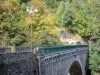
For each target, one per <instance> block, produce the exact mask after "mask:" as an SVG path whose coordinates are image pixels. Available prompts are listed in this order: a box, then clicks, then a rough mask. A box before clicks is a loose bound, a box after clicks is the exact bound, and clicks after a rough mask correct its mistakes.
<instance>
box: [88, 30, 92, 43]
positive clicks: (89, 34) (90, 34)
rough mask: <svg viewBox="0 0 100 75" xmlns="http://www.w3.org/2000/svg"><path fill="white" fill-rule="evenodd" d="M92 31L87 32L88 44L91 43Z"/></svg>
mask: <svg viewBox="0 0 100 75" xmlns="http://www.w3.org/2000/svg"><path fill="white" fill-rule="evenodd" d="M92 35H93V33H92V32H88V36H89V41H90V42H89V44H90V43H91V37H92Z"/></svg>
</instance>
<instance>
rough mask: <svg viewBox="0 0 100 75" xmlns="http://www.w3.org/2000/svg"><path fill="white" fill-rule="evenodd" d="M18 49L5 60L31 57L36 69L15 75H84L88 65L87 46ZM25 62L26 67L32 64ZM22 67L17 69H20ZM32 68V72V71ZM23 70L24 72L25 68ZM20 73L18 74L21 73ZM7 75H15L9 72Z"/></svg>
mask: <svg viewBox="0 0 100 75" xmlns="http://www.w3.org/2000/svg"><path fill="white" fill-rule="evenodd" d="M19 49H20V47H16V50H15V52H14V53H12V54H11V55H10V56H9V57H6V58H5V60H6V59H7V61H8V60H12V59H14V60H15V57H16V59H18V60H19V58H21V59H22V58H25V57H28V56H31V57H34V59H33V58H32V60H34V61H36V62H34V61H33V63H34V64H35V66H36V68H34V65H33V66H30V67H31V69H30V67H28V68H29V69H30V70H31V71H29V72H32V73H29V72H28V71H27V72H28V73H23V72H26V71H23V72H22V73H23V74H17V72H16V75H86V65H87V64H88V63H87V60H88V46H87V45H71V46H48V47H46V46H43V47H33V49H32V50H31V51H30V50H29V51H24V49H23V50H22V51H20V52H19V51H18V50H19ZM25 53H26V54H25ZM6 54H8V53H6ZM20 55H21V56H20ZM32 55H34V56H32ZM1 56H2V55H1ZM6 56H7V55H6ZM11 58H12V59H11ZM3 60H4V59H3ZM23 62H24V61H23ZM27 62H29V63H28V66H29V65H30V64H31V63H32V61H29V60H28V61H27ZM22 65H23V64H22ZM22 65H20V66H18V67H21V66H22ZM10 67H11V66H10ZM18 67H17V69H18ZM21 68H23V67H21ZM28 68H27V69H28ZM33 68H34V70H32V69H33ZM10 70H11V69H10ZM24 70H26V69H25V67H24ZM13 71H14V70H13ZM21 71H22V69H21ZM21 71H19V72H20V73H21ZM19 72H18V73H19ZM0 74H1V73H0ZM9 74H10V75H15V74H14V73H13V74H12V73H11V72H10V73H9ZM5 75H6V74H5Z"/></svg>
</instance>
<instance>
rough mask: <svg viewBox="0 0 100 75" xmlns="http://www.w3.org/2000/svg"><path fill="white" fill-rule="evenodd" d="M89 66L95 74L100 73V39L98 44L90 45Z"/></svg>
mask: <svg viewBox="0 0 100 75" xmlns="http://www.w3.org/2000/svg"><path fill="white" fill-rule="evenodd" d="M89 56H90V58H89V60H90V61H89V64H90V65H89V67H90V69H91V71H92V74H93V75H99V74H100V58H99V57H100V41H99V42H98V43H97V44H92V45H90V49H89Z"/></svg>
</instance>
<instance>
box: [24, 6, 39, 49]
mask: <svg viewBox="0 0 100 75" xmlns="http://www.w3.org/2000/svg"><path fill="white" fill-rule="evenodd" d="M26 11H27V12H28V13H29V15H30V16H31V17H32V14H33V12H36V13H37V12H38V8H37V7H35V9H34V11H33V8H32V7H27V8H26ZM32 31H33V27H32V24H31V33H30V36H31V38H30V40H31V49H30V50H31V51H32V38H33V36H32V34H33V33H32Z"/></svg>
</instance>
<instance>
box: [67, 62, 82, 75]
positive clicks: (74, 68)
mask: <svg viewBox="0 0 100 75" xmlns="http://www.w3.org/2000/svg"><path fill="white" fill-rule="evenodd" d="M67 75H83V74H82V69H81V66H80V64H79V62H78V61H74V62H73V63H72V65H71V67H70V69H69V73H68V74H67Z"/></svg>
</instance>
